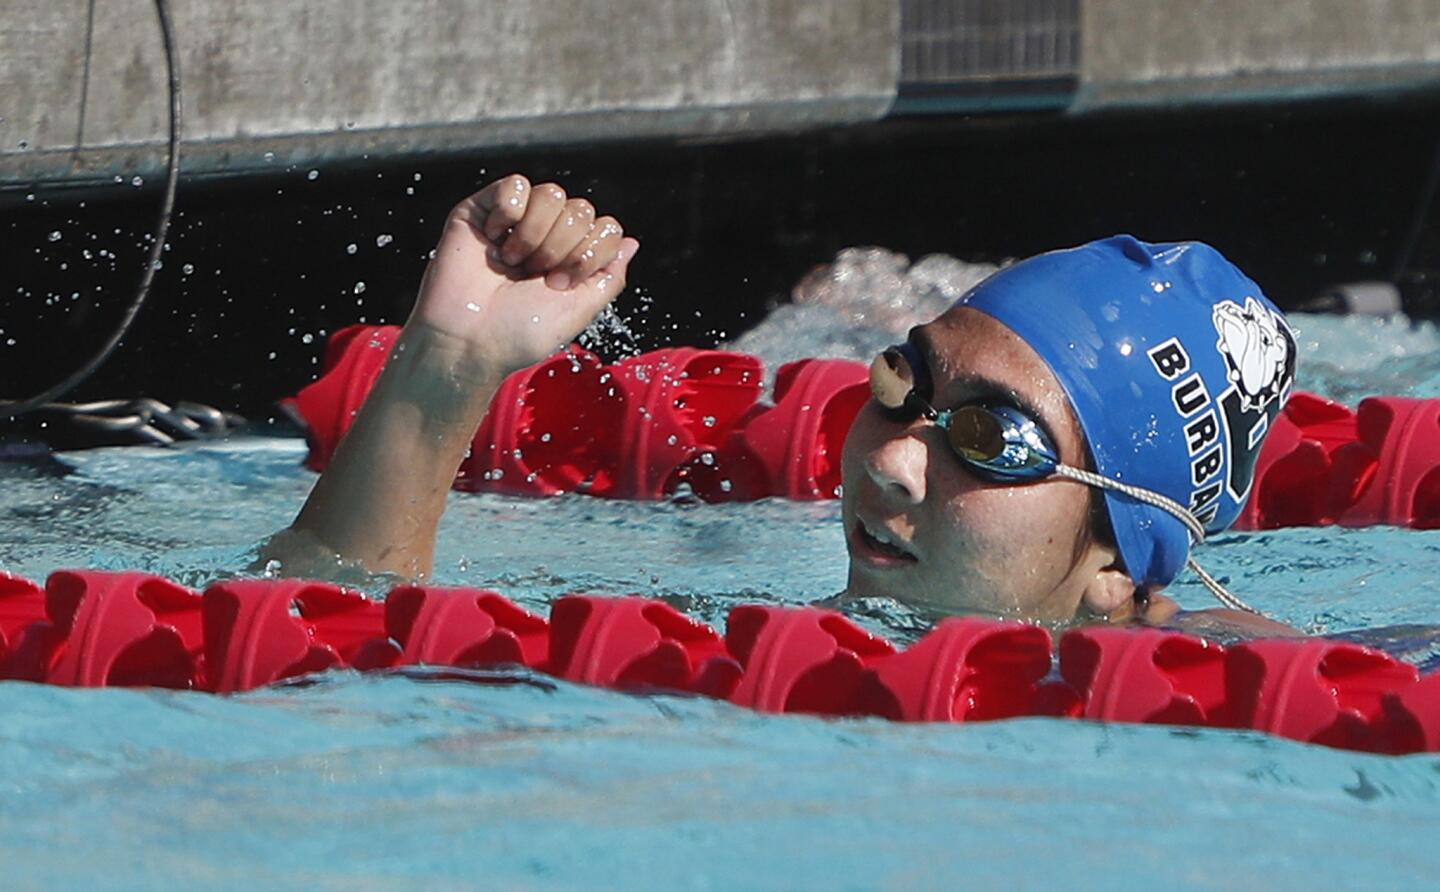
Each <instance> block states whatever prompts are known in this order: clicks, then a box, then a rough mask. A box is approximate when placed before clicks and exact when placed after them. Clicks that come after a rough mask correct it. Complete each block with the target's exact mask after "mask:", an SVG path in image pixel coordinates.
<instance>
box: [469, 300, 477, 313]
mask: <svg viewBox="0 0 1440 892" xmlns="http://www.w3.org/2000/svg"><path fill="white" fill-rule="evenodd" d="M465 309H467V310H469V311H470V312H472V313H478V312H480V305H479V304H477V303H476V302H475V301H473V300H472V301H470V302H469V303H467V304H465Z"/></svg>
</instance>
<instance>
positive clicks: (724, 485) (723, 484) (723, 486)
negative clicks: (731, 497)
mask: <svg viewBox="0 0 1440 892" xmlns="http://www.w3.org/2000/svg"><path fill="white" fill-rule="evenodd" d="M734 488H735V485H734V484H733V483H731V482H730V481H729V480H721V481H720V491H721V492H729V491H730V490H732V489H734Z"/></svg>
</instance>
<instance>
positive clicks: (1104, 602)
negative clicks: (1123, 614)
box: [1082, 564, 1135, 616]
mask: <svg viewBox="0 0 1440 892" xmlns="http://www.w3.org/2000/svg"><path fill="white" fill-rule="evenodd" d="M1082 598H1083V600H1084V602H1085V606H1086V607H1088V608H1090V610H1091V611H1092V612H1094V613H1096V614H1099V615H1100V616H1109V615H1111V614H1112V613H1115V612H1116V611H1118V610H1120V609H1121V608H1122V607H1124V608H1131V607H1133V605H1134V598H1135V583H1134V581H1132V580H1131V579H1130V574H1128V573H1126V572H1125V571H1124V570H1122V569H1121V568H1120V567H1119V566H1118V565H1115V564H1112V565H1110V566H1108V567H1105V568H1103V569H1101V570H1098V571H1096V573H1095V576H1094V577H1093V578H1092V579H1091V580H1090V582H1089V584H1088V585H1086V586H1085V594H1084V595H1083V596H1082Z"/></svg>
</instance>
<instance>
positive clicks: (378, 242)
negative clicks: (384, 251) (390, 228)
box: [375, 232, 395, 248]
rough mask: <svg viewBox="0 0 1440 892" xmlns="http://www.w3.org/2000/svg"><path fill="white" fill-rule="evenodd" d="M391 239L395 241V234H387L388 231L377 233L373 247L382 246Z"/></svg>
mask: <svg viewBox="0 0 1440 892" xmlns="http://www.w3.org/2000/svg"><path fill="white" fill-rule="evenodd" d="M393 241H395V236H393V235H391V234H389V233H388V232H382V233H380V234H379V235H377V236H375V247H377V248H383V247H385V246H386V245H388V244H390V243H391V242H393Z"/></svg>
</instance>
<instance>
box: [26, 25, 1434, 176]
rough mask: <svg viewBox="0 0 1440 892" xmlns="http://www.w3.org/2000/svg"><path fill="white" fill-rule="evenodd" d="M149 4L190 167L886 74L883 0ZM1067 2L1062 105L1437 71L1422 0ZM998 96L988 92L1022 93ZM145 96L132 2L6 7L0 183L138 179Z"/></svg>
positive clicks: (717, 130)
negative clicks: (1068, 78)
mask: <svg viewBox="0 0 1440 892" xmlns="http://www.w3.org/2000/svg"><path fill="white" fill-rule="evenodd" d="M1016 2H1017V3H1020V2H1022V0H1016ZM170 3H171V4H172V6H173V10H174V17H175V28H176V32H177V35H178V40H179V43H180V50H181V52H180V57H181V58H180V64H181V69H182V76H183V81H184V87H185V93H186V97H185V98H186V101H185V109H186V120H185V131H184V132H185V137H186V140H187V145H186V153H185V155H186V160H185V169H186V170H187V171H188V172H190V173H196V172H205V171H223V172H243V171H247V170H254V169H261V168H265V167H267V166H274V165H280V166H284V165H287V164H307V165H308V164H320V163H324V162H326V161H330V160H334V159H344V158H355V157H359V156H363V155H365V154H367V153H373V154H381V153H398V152H412V151H443V150H446V149H462V148H474V147H487V146H496V147H498V146H514V145H523V144H527V143H537V142H548V143H564V142H573V141H579V142H589V141H595V140H600V139H609V138H625V137H643V136H659V137H670V138H680V137H695V136H701V137H703V136H712V135H715V136H728V135H741V134H749V133H758V132H764V131H773V130H798V129H804V128H808V127H816V126H824V125H831V124H838V123H853V122H863V121H868V120H873V119H876V118H879V117H881V116H883V115H885V114H886V113H887V111H889V110H890V108H891V106H892V103H893V100H894V97H895V96H896V93H897V89H898V82H899V72H900V45H901V40H900V33H901V25H902V23H901V15H900V9H901V0H170ZM921 6H924V7H925V8H926V9H929V8H930V7H935V10H937V11H933V14H931V13H926V14H924V15H921V14H920V13H919V12H917V11H916V10H918V9H920V7H921ZM906 8H907V9H910V10H911V12H910V15H909V17H908V18H909V21H908V26H909V27H919V28H921V29H922V30H923V29H925V28H939V29H941V30H942V31H944V30H945V29H949V32H948V33H950V34H951V36H952V37H955V38H956V45H957V46H963V45H966V44H965V41H964V40H963V39H960V38H963V37H964V36H965V34H967V33H970V32H975V33H976V34H979V33H980V32H984V33H985V34H988V35H989V38H987V39H991V38H995V37H996V35H994V34H991V33H990V32H992V31H995V30H996V28H997V27H1000V28H1001V30H1004V28H1007V27H1012V25H1013V30H1016V31H1017V34H1018V32H1019V31H1023V28H1022V27H1021V26H1022V25H1023V23H1024V19H1025V16H1024V15H1023V14H1022V13H1024V12H1025V10H1027V9H1029V8H1030V7H1028V6H1015V7H1013V8H1012V7H1004V6H996V7H993V8H992V7H985V6H983V5H982V6H976V5H975V4H973V3H970V2H960V0H926V2H924V3H920V4H919V5H917V3H916V2H911V3H910V4H909V5H907V6H906ZM977 10H978V12H977ZM987 10H988V15H989V17H988V18H986V17H985V15H982V13H986V12H987ZM941 13H943V15H942V14H941ZM1080 15H1081V19H1080V41H1081V47H1080V54H1079V56H1080V58H1079V68H1078V71H1076V79H1077V81H1078V85H1079V86H1078V89H1077V93H1076V95H1075V97H1074V101H1073V104H1072V105H1071V109H1072V110H1073V111H1079V112H1084V111H1090V110H1094V109H1107V108H1125V107H1146V106H1152V105H1157V104H1173V103H1185V102H1217V101H1219V102H1226V101H1255V100H1275V99H1290V98H1295V97H1297V96H1303V95H1314V94H1321V95H1335V94H1343V93H1360V92H1374V91H1385V90H1402V89H1411V88H1415V87H1420V86H1426V85H1429V86H1431V87H1432V88H1434V86H1435V85H1437V84H1440V0H1082V2H1081V4H1080ZM966 16H970V17H972V18H974V20H973V21H970V20H967V19H966ZM997 16H998V18H997ZM1011 19H1014V22H1011ZM996 21H1000V22H1001V23H1002V25H1001V26H997V25H995V22H996ZM1004 23H1010V24H1004ZM1007 33H1008V32H1007ZM972 36H973V35H972ZM982 36H983V35H982ZM941 39H942V40H944V39H946V38H944V37H943V36H942V38H941ZM998 39H999V40H1000V42H1001V43H1002V44H1003V43H1004V42H1005V40H1007V39H1012V38H1006V37H1005V36H1004V35H1001V36H1000V38H998ZM1013 39H1014V40H1020V41H1021V43H1023V35H1020V36H1016V37H1014V38H1013ZM912 42H913V41H912ZM992 42H993V40H992ZM1018 45H1020V44H1017V46H1018ZM962 61H963V60H962ZM967 70H968V69H967ZM1012 76H1013V73H1012V74H1010V75H1007V74H1006V73H1004V72H997V73H995V74H994V75H993V76H992V77H993V78H994V79H996V80H999V81H1003V80H1004V79H1005V78H1006V77H1012ZM985 77H986V75H984V73H983V72H982V73H981V74H980V75H978V76H975V77H969V79H968V81H967V82H968V83H971V84H972V86H973V83H974V82H976V80H977V78H978V80H979V81H982V82H983V81H985ZM942 86H943V85H942ZM987 90H988V88H987ZM941 93H942V94H943V90H941ZM985 95H986V96H991V92H989V91H987V92H986V94H985ZM1011 95H1012V94H1009V93H1006V92H1005V91H1004V90H1003V89H996V90H994V91H993V96H992V97H991V98H990V99H989V100H987V104H986V105H985V107H986V108H987V109H990V110H1007V109H1008V110H1019V109H1022V108H1024V105H1023V104H1021V103H1020V100H1015V102H1014V104H1012V105H1011V106H1007V105H1006V104H1005V102H1006V101H1007V99H1006V97H1007V96H1011ZM1013 95H1014V96H1019V97H1020V99H1023V98H1024V94H1023V92H1022V93H1016V94H1013ZM165 101H166V100H165V90H164V65H163V60H162V57H161V54H160V40H159V36H158V32H157V29H156V24H155V17H154V11H153V6H152V0H5V9H4V11H3V14H0V186H3V185H4V184H6V183H10V184H15V183H23V182H29V181H35V180H71V181H77V180H78V181H84V180H105V179H109V178H110V177H112V176H115V175H117V174H122V173H123V174H127V175H128V174H131V173H136V172H138V173H151V172H154V171H157V170H158V169H159V168H160V166H161V162H162V159H163V152H162V151H161V143H162V140H161V138H162V136H163V133H164V114H165ZM1061 101H1063V96H1062V97H1061ZM934 107H935V108H936V109H945V108H951V109H952V110H954V109H958V108H964V107H965V106H963V105H959V104H955V105H950V106H947V105H946V104H945V100H944V97H943V95H942V96H941V99H940V100H939V102H938V103H937V104H936V105H935V106H934Z"/></svg>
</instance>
